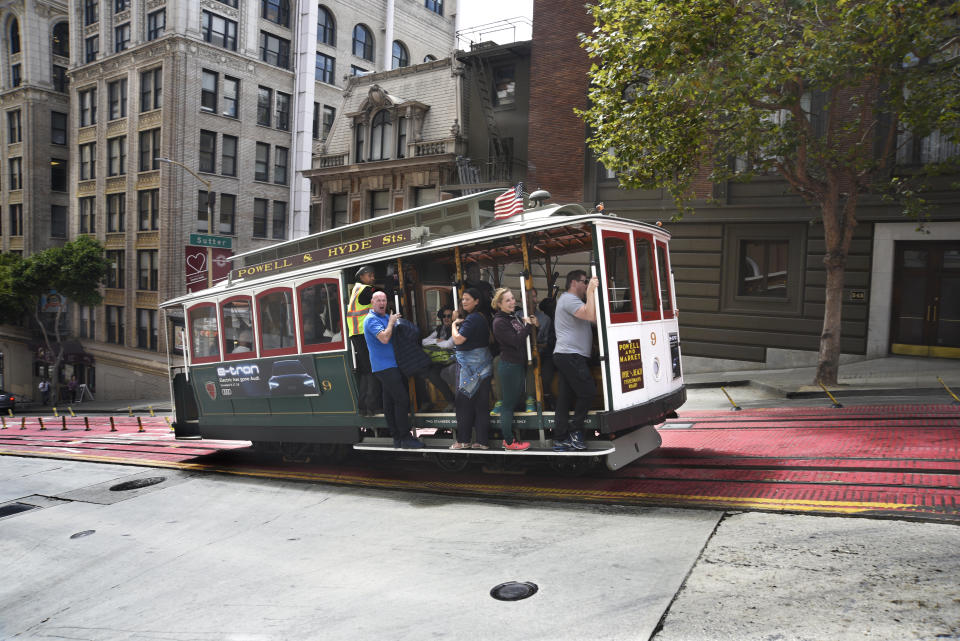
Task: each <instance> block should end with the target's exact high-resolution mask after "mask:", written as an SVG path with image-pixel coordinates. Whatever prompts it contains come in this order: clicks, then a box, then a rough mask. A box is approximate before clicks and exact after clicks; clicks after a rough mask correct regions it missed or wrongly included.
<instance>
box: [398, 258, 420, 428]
mask: <svg viewBox="0 0 960 641" xmlns="http://www.w3.org/2000/svg"><path fill="white" fill-rule="evenodd" d="M397 287H399V288H400V295H399V296H398V295H397V293H396V292H394V293H393V304H394V305H395V306H396V312H397V313H398V314H399V313H400V309H401V307H400V303H403V308H402V309H406V308H407V288H406V287H405V286H404V282H403V259H402V258H398V259H397ZM412 321H413V322H416V319H412ZM407 393H408V394H409V395H410V407H411V408H412V409H413V415H414V416H416V415H417V387H416V385H414V382H413V377H412V376H411V377H410V378H409V379H407ZM413 435H414V437H416V435H417V428H416V427H414V428H413Z"/></svg>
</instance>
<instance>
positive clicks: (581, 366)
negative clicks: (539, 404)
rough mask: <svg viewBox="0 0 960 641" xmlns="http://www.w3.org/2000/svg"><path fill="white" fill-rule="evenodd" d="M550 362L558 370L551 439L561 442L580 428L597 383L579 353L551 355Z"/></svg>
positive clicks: (591, 402) (584, 359)
mask: <svg viewBox="0 0 960 641" xmlns="http://www.w3.org/2000/svg"><path fill="white" fill-rule="evenodd" d="M553 364H554V365H556V366H557V371H558V372H559V373H560V381H559V385H558V389H557V410H556V416H555V421H556V423H555V426H554V428H553V438H555V439H557V440H558V441H562V440H563V439H565V438H567V437H568V436H569V435H570V432H572V431H577V432H579V431H580V430H582V429H583V422H584V420H585V419H586V418H587V412H589V411H590V407H591V406H592V405H593V398H594V396H596V394H597V385H596V383H594V382H593V374H591V373H590V366H589V365H588V364H587V359H586V358H585V357H583V356H581V355H580V354H554V355H553ZM571 401H572V402H573V418H572V419H571V418H570V404H571Z"/></svg>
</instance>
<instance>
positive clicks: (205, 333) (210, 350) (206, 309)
mask: <svg viewBox="0 0 960 641" xmlns="http://www.w3.org/2000/svg"><path fill="white" fill-rule="evenodd" d="M187 316H188V318H189V321H190V347H191V359H190V360H191V361H192V362H193V363H212V362H215V361H218V360H220V343H219V336H220V333H219V331H218V330H217V307H216V305H214V304H213V303H200V304H199V305H194V306H193V307H191V308H190V310H189V311H188V312H187Z"/></svg>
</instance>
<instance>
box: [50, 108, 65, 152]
mask: <svg viewBox="0 0 960 641" xmlns="http://www.w3.org/2000/svg"><path fill="white" fill-rule="evenodd" d="M50 142H51V143H53V144H54V145H65V144H67V114H65V113H61V112H59V111H51V112H50Z"/></svg>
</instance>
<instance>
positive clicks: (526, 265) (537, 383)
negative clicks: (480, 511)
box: [520, 234, 547, 444]
mask: <svg viewBox="0 0 960 641" xmlns="http://www.w3.org/2000/svg"><path fill="white" fill-rule="evenodd" d="M520 248H521V249H522V250H523V276H524V277H523V283H522V285H521V287H520V291H521V292H522V293H523V313H524V315H526V314H527V311H528V310H527V289H529V288H531V287H533V275H532V274H531V272H530V250H529V246H528V244H527V235H526V234H522V235H521V236H520ZM534 313H536V311H534ZM531 344H532V345H533V348H532V352H533V354H536V355H537V360H536V361H534V368H533V386H534V390H535V391H536V394H537V424H538V425H539V426H540V442H541V443H543V444H546V442H547V435H546V432H545V430H544V429H543V381H541V379H540V350H539V349H538V348H537V344H536V342H535V341H532V340H530V338H529V337H528V338H527V363H530V361H531V360H532V359H531Z"/></svg>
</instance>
